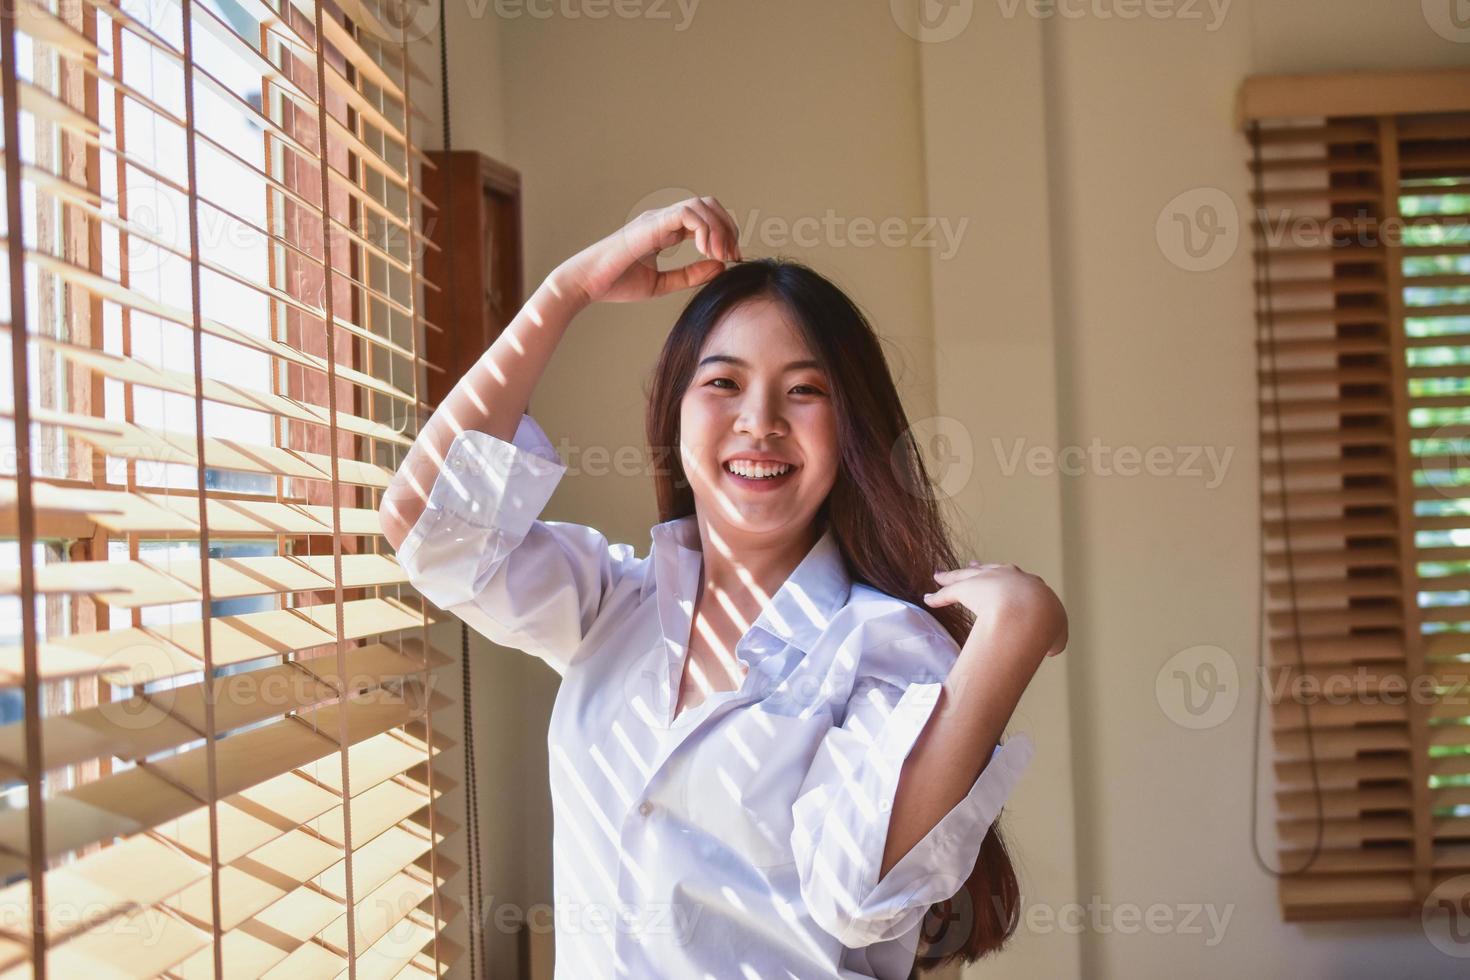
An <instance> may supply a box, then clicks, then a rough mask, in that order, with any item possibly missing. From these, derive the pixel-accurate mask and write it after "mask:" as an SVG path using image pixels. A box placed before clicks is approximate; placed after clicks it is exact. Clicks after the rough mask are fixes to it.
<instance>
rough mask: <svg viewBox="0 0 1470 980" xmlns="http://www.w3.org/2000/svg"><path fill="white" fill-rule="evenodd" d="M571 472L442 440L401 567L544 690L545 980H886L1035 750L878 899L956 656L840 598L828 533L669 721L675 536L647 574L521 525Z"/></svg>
mask: <svg viewBox="0 0 1470 980" xmlns="http://www.w3.org/2000/svg"><path fill="white" fill-rule="evenodd" d="M566 469H567V467H566V465H565V464H564V463H563V462H562V460H561V458H560V456H558V454H557V453H556V451H555V449H554V448H553V447H552V446H551V444H550V442H549V441H548V440H547V438H546V434H545V433H544V432H543V431H542V430H541V428H540V426H538V425H537V424H536V423H535V422H534V421H533V420H532V419H531V417H530V416H529V415H522V417H521V421H520V425H519V427H518V429H517V431H516V433H515V436H514V439H513V441H512V442H509V443H508V442H505V441H504V440H501V439H497V438H495V437H493V436H491V435H489V434H487V433H484V432H479V431H466V432H463V433H460V434H459V435H458V436H456V438H455V439H454V442H453V444H452V445H451V447H450V450H449V452H448V454H447V456H446V460H445V466H444V468H443V470H442V471H441V473H440V475H439V477H438V479H437V480H436V482H435V484H434V486H433V488H432V490H431V492H430V499H429V502H428V506H427V509H426V510H425V511H424V513H423V516H422V517H420V518H419V520H418V522H417V523H416V524H415V525H414V527H413V529H412V530H411V531H410V533H409V535H408V537H407V538H406V539H405V540H404V542H403V545H402V547H401V548H399V549H398V560H399V561H400V562H401V563H402V565H403V567H404V569H405V570H406V572H407V575H408V578H409V580H410V581H411V582H412V583H413V585H414V586H415V587H416V588H417V589H418V590H419V591H420V592H421V593H422V594H423V595H424V596H425V597H426V598H428V599H429V600H430V601H432V602H433V603H434V604H435V605H437V606H439V607H440V608H442V609H445V610H447V611H449V612H452V613H454V614H455V615H457V616H459V617H460V618H462V619H463V620H464V621H465V622H466V623H468V624H469V625H470V626H471V627H473V628H474V629H475V630H477V631H478V632H480V633H483V634H484V635H485V636H487V637H489V638H490V639H491V640H493V641H494V642H496V643H498V644H501V645H503V646H508V647H513V648H516V649H520V650H524V651H525V652H527V653H530V654H532V655H534V656H536V657H539V658H540V659H542V660H544V661H545V662H546V663H548V664H550V665H551V667H552V668H553V669H555V670H556V672H557V673H558V674H560V675H561V677H562V682H561V687H560V689H559V690H558V692H557V695H556V702H555V705H554V707H553V709H552V713H551V721H550V726H549V731H548V735H547V744H548V748H549V759H550V770H551V772H550V780H551V796H552V805H553V817H554V828H553V841H552V853H553V883H554V898H555V908H554V916H553V918H554V928H555V938H556V976H557V977H558V980H563V978H564V980H583V978H596V977H630V978H640V980H641V978H646V977H678V978H684V977H689V978H695V980H702V978H705V977H711V978H720V980H724V978H727V977H730V978H737V977H738V978H746V980H756V978H764V980H777V978H781V980H786V978H800V980H808V978H813V977H842V978H853V977H879V978H891V980H903V978H906V977H907V976H908V975H909V971H910V969H911V967H912V965H913V962H914V957H915V951H916V946H917V942H918V938H919V932H920V925H921V921H922V918H923V916H924V913H925V911H926V910H927V909H928V907H929V906H930V905H931V904H932V903H934V902H938V901H942V900H944V899H947V898H949V897H951V896H952V895H954V894H955V893H956V892H958V891H959V890H960V888H961V887H962V885H963V883H964V882H965V880H966V879H967V878H968V877H969V875H970V872H971V871H972V869H973V868H974V866H975V861H976V857H977V855H978V854H979V851H980V843H981V840H982V838H983V837H984V836H985V833H986V831H987V830H988V828H989V827H990V825H991V823H992V822H993V821H994V820H995V818H996V817H997V815H998V814H999V812H1000V808H1001V805H1002V804H1003V803H1004V802H1005V801H1006V799H1007V798H1008V797H1009V796H1010V794H1011V792H1012V790H1013V789H1014V787H1015V785H1016V782H1017V780H1018V779H1019V778H1020V776H1021V773H1022V772H1023V771H1024V770H1025V768H1026V766H1027V765H1028V764H1029V763H1030V760H1031V755H1032V745H1031V742H1030V740H1029V739H1028V738H1027V737H1026V735H1025V734H1022V733H1018V734H1016V735H1013V736H1012V737H1010V738H1008V739H1007V740H1006V741H1004V742H1003V743H1002V744H1000V745H999V746H997V747H996V750H995V753H994V755H993V756H992V757H991V759H990V761H989V763H988V764H987V765H986V767H985V769H984V770H983V771H982V772H981V774H980V776H979V778H978V779H976V781H975V783H974V785H973V786H972V787H971V788H970V790H969V791H968V793H967V795H966V796H965V797H964V799H962V800H961V801H960V802H959V803H957V804H956V805H955V806H954V808H953V809H951V810H950V811H949V812H948V813H947V814H946V815H945V816H944V817H943V819H941V820H940V822H939V823H938V824H937V825H936V826H935V827H934V828H933V829H932V830H930V831H929V833H928V834H927V835H926V836H925V837H924V839H923V840H921V841H919V843H918V844H916V845H914V847H913V849H912V850H910V851H909V852H908V853H907V854H905V855H904V856H903V857H902V858H901V859H900V860H899V861H898V862H897V863H896V864H895V865H894V866H893V867H892V868H891V869H890V870H889V872H888V874H887V875H886V876H885V877H884V878H883V879H882V880H881V881H880V880H879V879H878V871H879V867H880V862H881V860H882V857H883V849H884V844H885V843H886V840H887V832H888V818H889V813H890V812H891V810H892V805H893V801H894V798H895V793H896V790H897V787H898V777H899V771H900V768H901V766H902V764H903V761H904V759H905V757H906V756H907V755H908V753H909V750H910V748H911V747H912V746H913V744H914V741H915V740H916V738H917V737H918V735H919V733H920V731H921V730H922V729H923V727H924V724H925V722H926V721H927V720H928V718H929V715H930V714H931V712H932V711H933V709H934V706H935V704H936V703H937V698H938V695H939V690H940V685H941V683H942V681H943V680H944V678H945V676H946V675H947V674H948V672H949V670H950V667H951V666H952V665H953V664H954V662H955V659H956V658H957V657H958V656H959V646H958V645H957V644H956V643H955V642H954V639H953V638H952V637H950V636H949V634H948V633H946V632H945V631H944V630H943V628H942V627H941V626H940V625H939V622H938V620H936V619H935V618H934V617H933V616H932V615H931V614H930V613H929V611H928V610H926V609H923V608H920V607H919V606H916V605H915V604H913V603H911V602H907V601H904V600H900V599H897V598H894V597H892V596H889V595H887V594H885V593H883V592H880V591H878V590H877V589H874V588H872V587H870V586H868V585H865V584H862V583H854V582H852V581H851V579H850V578H849V576H848V573H847V570H846V567H845V564H844V562H843V560H842V556H841V553H840V551H839V549H838V545H837V541H836V539H835V538H834V536H833V534H832V532H831V530H830V529H829V530H827V531H826V532H825V533H824V534H823V535H822V537H821V539H820V540H819V541H818V542H817V543H816V544H815V545H814V546H813V547H812V549H811V550H810V551H809V552H808V553H807V555H806V557H805V558H803V559H802V561H801V563H800V564H799V565H798V566H797V567H796V569H795V571H793V572H792V573H791V575H790V576H789V577H788V578H787V580H786V582H785V584H784V585H782V586H781V588H780V590H779V591H777V593H776V595H775V596H774V597H773V598H772V599H771V601H770V602H769V603H768V604H767V605H766V607H765V609H764V611H763V612H762V613H761V615H760V617H759V618H758V619H757V620H756V622H755V624H754V626H753V627H752V628H751V629H749V630H748V631H747V632H746V633H745V635H744V636H743V637H742V638H741V640H740V642H739V644H738V645H737V646H736V648H735V655H736V657H738V658H739V660H740V661H741V663H743V664H744V665H745V666H746V667H747V668H748V670H747V673H746V676H745V678H744V681H743V683H742V684H741V686H740V687H739V689H738V690H734V691H725V692H717V693H714V694H710V695H708V696H707V697H706V699H705V700H704V701H703V702H702V703H701V704H699V705H697V706H695V707H693V708H685V709H684V710H683V711H681V713H680V715H679V717H678V718H674V717H673V707H674V703H675V701H676V699H677V695H678V692H679V685H680V681H681V679H682V672H683V663H684V655H685V651H686V649H687V644H688V641H689V637H690V633H691V629H692V616H693V605H694V597H695V595H696V593H697V590H698V585H699V577H700V573H701V567H702V563H701V557H702V552H701V551H700V541H699V534H698V527H697V525H696V523H695V518H694V516H693V515H689V516H686V517H681V518H678V519H675V520H671V521H666V522H664V523H661V524H657V525H655V526H654V527H653V529H652V544H651V548H650V551H649V554H648V556H647V557H639V556H638V555H636V554H634V551H633V547H632V545H629V544H614V543H610V542H609V541H608V540H607V538H606V537H604V536H603V535H602V534H601V533H599V532H598V531H597V530H595V529H593V528H590V527H587V526H584V525H581V524H574V523H568V522H564V521H547V520H541V519H540V518H539V516H538V515H540V513H541V512H542V510H543V508H544V507H545V505H546V503H547V501H548V500H549V499H550V498H551V494H552V492H553V491H554V490H555V488H556V486H557V484H558V482H559V481H560V480H561V477H562V476H563V474H564V473H565V472H566ZM961 926H962V927H963V928H965V929H966V931H968V920H965V921H963V922H962V923H961ZM947 948H949V949H953V948H955V947H954V945H949V946H948V947H947Z"/></svg>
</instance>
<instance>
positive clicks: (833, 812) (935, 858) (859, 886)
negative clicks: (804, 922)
mask: <svg viewBox="0 0 1470 980" xmlns="http://www.w3.org/2000/svg"><path fill="white" fill-rule="evenodd" d="M932 642H933V644H935V645H937V647H936V648H935V649H931V651H930V654H931V656H930V657H929V658H928V662H929V663H930V664H932V663H933V655H934V653H935V652H936V650H937V651H939V652H940V653H942V651H943V647H944V646H946V645H949V646H953V644H952V641H950V640H949V638H948V637H947V636H946V637H943V638H937V637H936V638H935V639H934V640H933V641H932ZM957 649H958V648H957V647H955V648H954V651H955V652H957ZM945 659H947V660H949V662H951V663H952V660H953V656H952V655H949V656H946V657H945ZM924 662H925V660H924V658H922V657H921V658H915V659H914V664H915V665H922V664H923V663H924ZM946 674H947V667H946V669H945V670H944V672H943V673H936V674H935V675H933V676H931V677H929V678H926V679H923V680H913V681H912V682H907V683H906V682H905V681H904V679H903V678H902V677H898V676H895V675H894V672H890V671H884V672H883V676H877V675H872V674H867V675H860V676H859V677H858V679H857V681H856V683H855V684H854V686H853V689H852V695H851V697H850V699H849V701H848V704H847V712H846V716H845V717H844V719H843V721H842V723H841V724H840V725H836V726H834V727H833V728H832V729H831V730H830V731H829V732H828V733H827V734H826V735H825V736H824V737H823V740H822V743H821V744H820V745H819V747H818V750H817V754H816V756H815V758H814V759H813V761H812V764H811V766H810V768H809V770H808V773H807V776H806V778H805V780H804V782H803V784H802V787H801V791H800V793H799V795H798V797H797V800H796V802H795V804H794V806H793V818H794V830H793V832H792V839H791V844H792V851H793V853H794V856H795V859H796V865H797V870H798V873H799V876H800V882H801V891H802V897H803V899H804V901H805V903H806V905H807V908H808V910H809V911H810V913H811V915H812V918H813V919H814V920H815V921H816V922H817V924H818V925H820V926H821V927H822V928H823V929H825V930H826V931H827V932H828V933H830V934H831V935H833V936H835V937H836V938H837V939H838V940H840V941H841V942H842V944H843V945H844V946H846V947H849V948H858V947H862V946H868V945H871V944H872V943H876V942H883V941H887V940H890V939H895V938H897V937H899V936H902V935H904V934H905V933H906V932H908V931H909V930H910V929H911V928H913V927H914V926H915V925H916V924H918V922H919V921H920V920H921V919H922V918H923V916H924V913H925V912H926V911H927V909H928V907H929V906H930V905H932V904H934V903H935V902H941V901H944V900H945V899H947V898H950V897H952V896H953V895H955V894H956V893H957V892H958V891H959V890H960V888H961V887H962V886H963V885H964V883H965V881H966V880H967V879H968V878H969V877H970V874H971V872H972V871H973V870H974V867H975V862H976V859H977V858H978V857H979V854H980V845H981V842H982V841H983V840H984V838H985V835H986V833H987V832H988V831H989V829H990V826H991V824H993V823H994V822H995V820H996V818H997V817H998V816H999V815H1000V811H1001V807H1002V806H1003V805H1004V804H1005V802H1006V801H1007V799H1009V798H1010V796H1011V794H1012V792H1013V791H1014V790H1015V787H1016V784H1017V782H1018V781H1019V780H1020V777H1021V773H1022V772H1023V771H1025V769H1026V768H1027V766H1028V765H1029V764H1030V762H1031V757H1032V754H1033V746H1032V744H1031V740H1030V738H1029V737H1028V736H1026V735H1025V734H1024V733H1016V734H1014V735H1011V736H1010V737H1008V738H1006V739H1005V740H1004V741H1002V742H1001V743H1000V744H999V745H997V746H996V748H995V751H994V753H992V755H991V757H990V761H989V762H988V763H987V764H986V766H985V768H984V769H983V770H981V772H980V775H979V776H978V777H977V778H976V780H975V782H974V784H973V785H971V787H970V788H969V790H968V792H967V793H966V794H965V797H964V798H963V799H962V800H960V801H959V802H958V803H956V804H955V805H954V807H952V808H951V809H950V810H949V812H948V813H946V814H945V815H944V816H943V817H942V818H941V819H940V821H939V822H938V823H937V824H935V826H934V827H933V828H932V829H930V831H929V833H928V834H926V835H925V836H924V838H923V839H922V840H920V841H919V842H918V843H917V844H915V845H914V846H913V848H912V849H911V850H909V852H908V853H906V854H905V855H903V857H901V858H900V859H899V860H898V862H897V863H896V864H894V866H893V867H892V868H890V869H889V871H888V874H887V875H886V876H885V877H884V878H883V879H882V880H881V881H880V880H878V872H879V869H880V868H881V866H882V860H883V851H884V848H885V846H886V844H887V839H888V824H889V818H890V816H891V814H892V812H893V804H894V800H895V798H896V796H897V793H898V781H899V774H900V771H901V770H902V768H903V763H904V760H905V759H906V758H907V757H908V755H909V752H910V751H911V750H912V748H913V746H914V743H915V742H916V741H917V740H918V737H919V734H920V733H921V732H922V731H923V729H924V726H925V724H926V723H927V722H928V720H929V717H930V715H931V714H933V712H934V708H935V706H936V705H937V704H938V701H939V694H940V689H941V687H942V685H943V677H944V676H945V675H946Z"/></svg>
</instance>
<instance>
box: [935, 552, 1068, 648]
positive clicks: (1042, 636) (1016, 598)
mask: <svg viewBox="0 0 1470 980" xmlns="http://www.w3.org/2000/svg"><path fill="white" fill-rule="evenodd" d="M934 580H935V581H936V582H938V583H939V584H940V586H941V588H940V589H939V590H938V591H936V592H932V593H930V594H929V595H927V596H926V597H925V599H924V602H925V604H926V605H927V606H929V608H931V609H934V608H938V607H939V606H947V605H949V604H950V603H952V602H959V603H962V604H964V605H965V606H966V607H967V608H969V610H970V611H971V612H973V613H974V614H975V629H981V628H985V629H989V628H990V627H991V625H992V624H993V623H995V622H996V621H997V618H998V617H999V618H1003V619H1004V621H1005V623H1006V628H1007V630H1008V631H1010V630H1013V629H1021V630H1024V631H1025V632H1026V633H1027V634H1029V635H1030V636H1031V637H1032V638H1033V639H1034V641H1035V642H1034V645H1035V648H1037V649H1039V650H1044V651H1045V654H1044V655H1045V656H1047V657H1051V656H1055V655H1056V654H1059V653H1061V652H1062V651H1063V650H1065V649H1066V648H1067V610H1066V609H1065V608H1063V606H1062V601H1061V599H1059V598H1057V594H1056V593H1055V592H1053V591H1052V590H1051V587H1050V586H1048V585H1047V584H1046V582H1045V581H1043V580H1042V578H1041V576H1039V575H1033V574H1031V573H1030V572H1027V571H1024V570H1023V569H1020V568H1017V567H1016V566H1015V565H1013V564H1010V563H1004V564H1001V563H994V562H992V563H989V564H980V563H979V562H971V563H970V564H969V565H967V566H966V567H964V568H956V569H953V570H950V571H938V572H935V573H934ZM1038 659H1040V658H1038Z"/></svg>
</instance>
